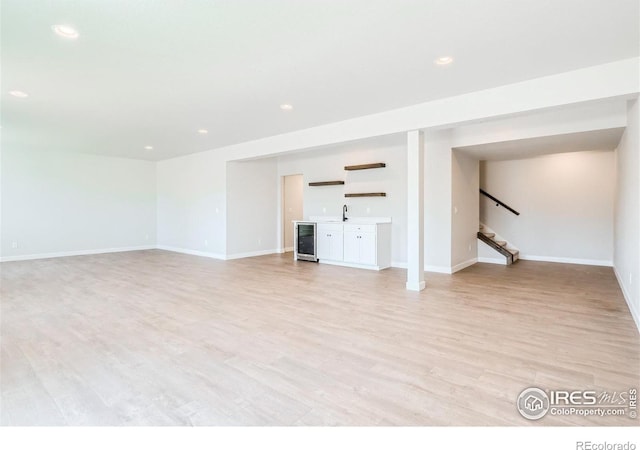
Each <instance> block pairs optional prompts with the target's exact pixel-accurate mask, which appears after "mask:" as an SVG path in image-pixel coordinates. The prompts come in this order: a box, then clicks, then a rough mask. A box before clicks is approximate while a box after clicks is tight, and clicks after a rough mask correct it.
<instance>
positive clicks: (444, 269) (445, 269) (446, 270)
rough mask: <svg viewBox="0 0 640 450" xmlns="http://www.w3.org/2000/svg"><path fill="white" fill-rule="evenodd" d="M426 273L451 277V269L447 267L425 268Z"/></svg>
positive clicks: (426, 266)
mask: <svg viewBox="0 0 640 450" xmlns="http://www.w3.org/2000/svg"><path fill="white" fill-rule="evenodd" d="M424 271H425V272H435V273H447V274H449V275H451V267H446V266H428V265H425V266H424Z"/></svg>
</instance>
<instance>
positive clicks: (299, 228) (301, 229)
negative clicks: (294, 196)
mask: <svg viewBox="0 0 640 450" xmlns="http://www.w3.org/2000/svg"><path fill="white" fill-rule="evenodd" d="M316 226H317V225H316V223H315V222H296V224H295V233H294V234H293V236H294V243H293V249H294V250H293V255H294V256H293V257H294V259H295V260H296V261H297V260H302V261H318V245H317V244H318V242H317V239H316Z"/></svg>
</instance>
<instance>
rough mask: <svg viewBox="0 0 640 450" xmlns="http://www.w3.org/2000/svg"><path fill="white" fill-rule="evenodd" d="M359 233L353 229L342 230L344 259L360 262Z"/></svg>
mask: <svg viewBox="0 0 640 450" xmlns="http://www.w3.org/2000/svg"><path fill="white" fill-rule="evenodd" d="M360 234H361V233H357V232H355V231H345V232H344V261H345V262H349V263H358V262H360V237H359V236H360Z"/></svg>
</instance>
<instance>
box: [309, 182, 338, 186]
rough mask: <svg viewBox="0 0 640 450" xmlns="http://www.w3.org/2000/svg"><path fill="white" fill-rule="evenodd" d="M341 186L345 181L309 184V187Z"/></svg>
mask: <svg viewBox="0 0 640 450" xmlns="http://www.w3.org/2000/svg"><path fill="white" fill-rule="evenodd" d="M339 184H344V181H315V182H313V183H309V186H337V185H339Z"/></svg>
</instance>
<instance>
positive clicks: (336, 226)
mask: <svg viewBox="0 0 640 450" xmlns="http://www.w3.org/2000/svg"><path fill="white" fill-rule="evenodd" d="M326 231H342V224H341V223H319V224H318V232H320V233H322V232H326Z"/></svg>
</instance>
